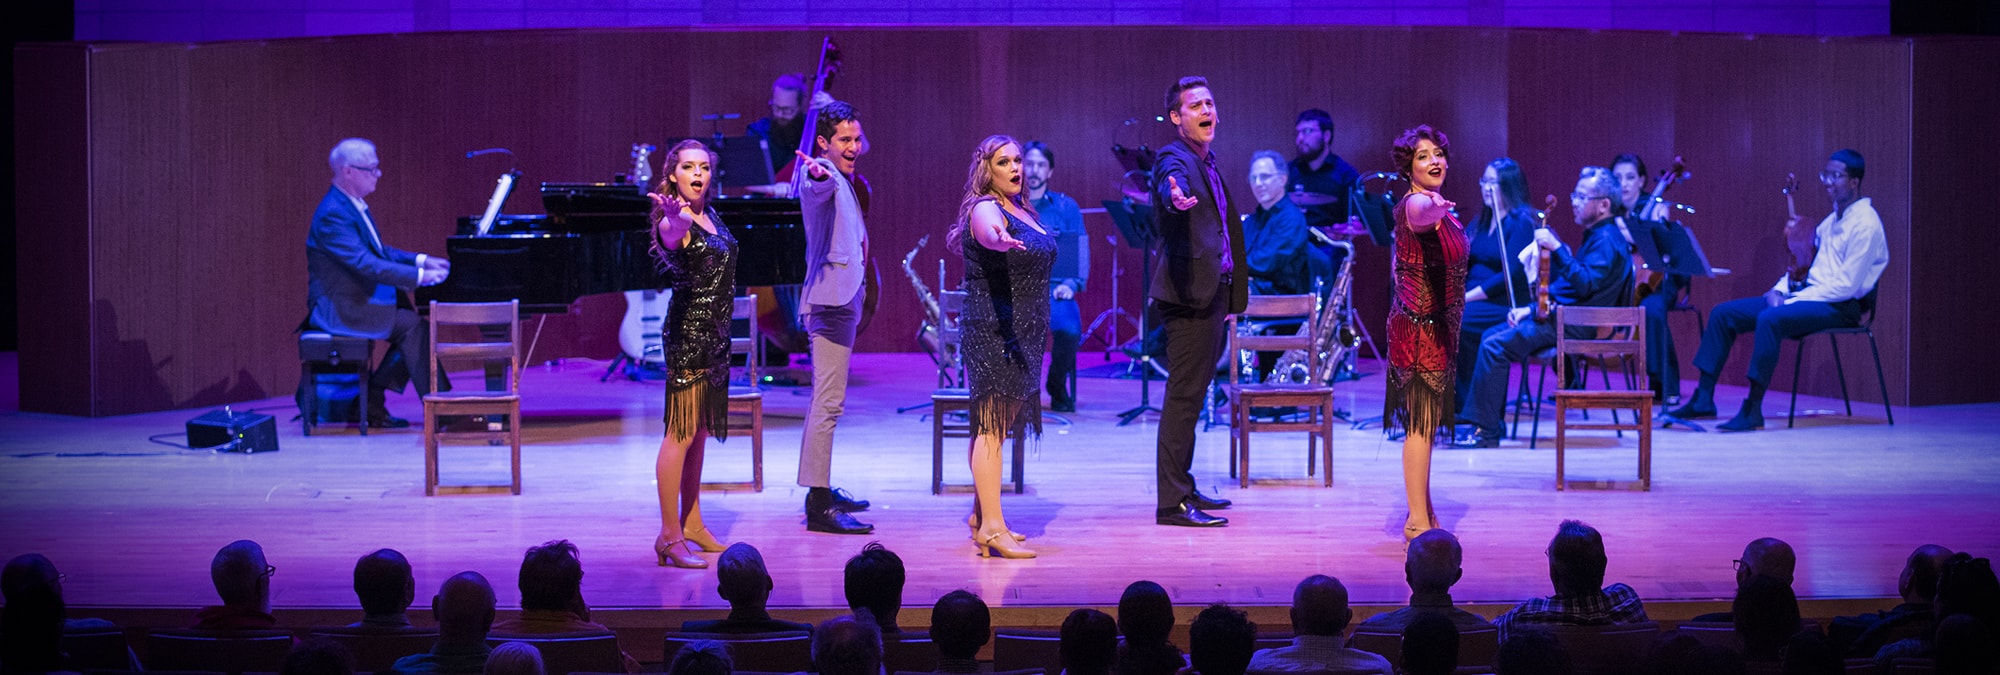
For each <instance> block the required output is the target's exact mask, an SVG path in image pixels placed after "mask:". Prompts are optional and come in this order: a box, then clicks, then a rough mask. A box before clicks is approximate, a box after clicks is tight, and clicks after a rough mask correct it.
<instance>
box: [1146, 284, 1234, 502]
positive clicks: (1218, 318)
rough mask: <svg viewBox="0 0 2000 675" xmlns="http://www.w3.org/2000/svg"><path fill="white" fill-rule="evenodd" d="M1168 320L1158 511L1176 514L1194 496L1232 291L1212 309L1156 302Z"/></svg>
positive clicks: (1220, 292) (1220, 295)
mask: <svg viewBox="0 0 2000 675" xmlns="http://www.w3.org/2000/svg"><path fill="white" fill-rule="evenodd" d="M1154 304H1155V306H1157V307H1159V309H1160V314H1161V316H1162V317H1163V318H1164V319H1165V326H1164V327H1165V337H1166V341H1167V344H1166V353H1167V394H1166V400H1165V401H1163V402H1162V403H1161V408H1160V436H1159V459H1158V464H1157V472H1158V474H1159V507H1160V508H1163V509H1164V508H1172V507H1174V506H1176V505H1178V504H1180V503H1181V501H1182V500H1185V499H1187V498H1188V496H1189V495H1191V494H1193V493H1194V489H1195V485H1194V474H1192V473H1190V470H1191V469H1192V468H1193V467H1194V441H1195V425H1196V424H1197V423H1199V422H1200V421H1201V410H1202V407H1203V406H1205V405H1207V404H1208V385H1209V383H1210V382H1213V381H1214V380H1215V363H1216V361H1217V360H1218V359H1220V358H1221V357H1222V349H1223V347H1224V346H1225V345H1226V344H1227V343H1226V342H1225V341H1224V339H1223V338H1224V335H1223V330H1224V328H1225V326H1226V325H1227V324H1225V323H1224V322H1223V321H1224V319H1226V318H1228V316H1229V286H1228V284H1224V285H1222V287H1221V288H1217V289H1216V291H1215V297H1214V298H1213V299H1211V300H1210V301H1209V303H1208V306H1207V307H1188V306H1186V305H1175V304H1170V303H1163V302H1159V301H1157V300H1155V301H1154Z"/></svg>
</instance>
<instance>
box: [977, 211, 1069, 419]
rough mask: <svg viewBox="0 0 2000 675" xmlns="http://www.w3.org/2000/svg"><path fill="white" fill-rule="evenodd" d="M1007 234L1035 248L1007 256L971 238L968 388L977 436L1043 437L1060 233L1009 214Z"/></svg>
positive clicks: (1020, 250)
mask: <svg viewBox="0 0 2000 675" xmlns="http://www.w3.org/2000/svg"><path fill="white" fill-rule="evenodd" d="M1000 212H1001V213H1002V214H1003V215H1005V216H1006V218H1007V233H1008V234H1009V235H1011V236H1013V237H1014V238H1015V239H1019V240H1020V241H1021V243H1023V244H1026V245H1027V248H1023V249H1018V250H1013V251H1007V252H1005V253H1002V252H999V251H993V250H990V249H987V248H986V247H984V246H980V245H979V242H977V241H975V240H974V239H973V238H972V237H971V236H970V235H968V236H967V237H966V239H965V242H964V244H963V248H964V253H965V285H964V289H965V312H964V313H963V314H961V315H960V316H959V327H960V329H961V331H962V335H963V341H962V342H961V344H960V350H961V352H962V354H963V355H964V361H965V379H966V387H967V389H969V390H970V391H971V394H972V433H973V434H975V435H983V434H991V433H1005V432H1010V431H1018V430H1022V429H1029V428H1031V429H1033V431H1034V433H1035V435H1037V436H1039V435H1041V432H1042V408H1041V400H1042V397H1041V391H1042V390H1041V381H1042V352H1043V351H1044V350H1045V349H1046V348H1047V346H1048V341H1049V270H1050V269H1051V268H1053V267H1054V266H1055V261H1056V248H1057V243H1056V239H1055V237H1054V236H1052V235H1049V234H1045V233H1043V232H1040V231H1037V230H1036V229H1035V228H1034V227H1033V226H1031V225H1028V224H1027V223H1024V222H1021V220H1020V219H1019V218H1015V217H1014V214H1012V213H1008V212H1007V210H1006V209H1004V208H1003V209H1001V210H1000Z"/></svg>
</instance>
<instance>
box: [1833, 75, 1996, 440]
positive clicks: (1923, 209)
mask: <svg viewBox="0 0 2000 675" xmlns="http://www.w3.org/2000/svg"><path fill="white" fill-rule="evenodd" d="M1994 73H2000V50H1995V49H1993V46H1992V43H1991V42H1987V41H1978V40H1956V39H1940V40H1937V41H1923V42H1918V43H1917V44H1916V50H1915V63H1914V77H1913V80H1912V87H1911V89H1912V91H1911V95H1910V100H1912V101H1914V102H1915V112H1914V113H1913V114H1912V117H1913V118H1914V119H1915V120H1917V121H1918V122H1919V123H1917V124H1915V125H1914V128H1912V130H1911V132H1912V139H1911V147H1910V160H1909V161H1910V167H1909V170H1910V175H1911V178H1912V180H1911V182H1912V183H1913V184H1914V185H1915V186H1916V194H1915V198H1914V199H1912V200H1911V204H1910V214H1909V220H1908V221H1906V222H1907V225H1906V227H1907V229H1908V231H1909V233H1910V235H1909V239H1910V255H1909V258H1908V260H1909V263H1910V264H1909V265H1908V266H1907V267H1908V269H1909V276H1908V277H1907V278H1908V280H1909V289H1910V292H1909V296H1910V304H1911V306H1912V307H1914V308H1916V310H1915V311H1913V312H1911V314H1910V323H1909V335H1908V340H1909V342H1908V349H1909V354H1910V355H1911V358H1910V378H1909V382H1908V386H1909V387H1910V402H1911V403H1912V404H1915V405H1938V404H1947V403H1973V402H1980V401H1991V400H1994V399H1996V398H2000V350H1995V349H1993V348H1991V347H1990V346H1989V345H1990V344H1991V343H1992V342H1993V336H1995V335H2000V314H1996V313H1994V312H1993V311H1990V310H1988V309H1987V308H1986V307H1984V306H1983V305H1984V304H1985V303H1984V302H1983V299H1984V298H1985V297H1986V296H1987V295H1988V294H1987V292H1986V290H1987V289H1989V288H1991V287H1992V285H1993V284H1992V281H1991V278H1992V274H1991V269H1992V268H1991V267H1988V265H1989V264H1990V263H1989V262H1988V260H1989V259H1990V257H1991V254H1992V252H1994V251H2000V229H1996V228H1994V227H1993V222H1992V220H1990V219H1991V218H1992V215H1991V214H1990V213H1989V211H1990V209H1988V208H1986V204H1985V200H1984V199H1983V198H1981V197H1983V196H1984V195H1985V194H1986V193H1985V192H1984V191H1983V190H1982V189H1981V187H1980V184H1981V183H1983V181H1981V180H1980V178H1983V176H1981V177H1971V176H1968V174H1978V173H1980V172H1968V171H1966V168H1967V167H1970V166H1977V165H1979V164H1981V162H1979V161H1978V158H1984V157H2000V127H1995V126H1994V124H1993V123H1992V120H1993V111H1994V110H2000V87H1993V86H1977V85H1972V84H1971V81H1968V80H1966V79H1965V76H1966V74H1975V77H1978V76H1979V75H1978V74H1983V76H1984V77H1985V78H1986V81H1987V82H1988V83H1991V82H1992V81H1993V74H1994ZM1973 81H1976V79H1975V80H1973ZM1870 162H1871V165H1870V167H1869V171H1871V172H1873V171H1874V170H1875V169H1874V166H1873V164H1872V162H1873V159H1872V158H1871V159H1870ZM1975 298H1979V300H1975ZM1884 347H1885V348H1887V345H1884ZM1850 363H1851V362H1850Z"/></svg>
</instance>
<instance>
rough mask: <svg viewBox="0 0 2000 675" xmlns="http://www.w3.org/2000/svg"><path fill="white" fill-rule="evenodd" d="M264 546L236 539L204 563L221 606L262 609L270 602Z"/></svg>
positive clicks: (269, 579)
mask: <svg viewBox="0 0 2000 675" xmlns="http://www.w3.org/2000/svg"><path fill="white" fill-rule="evenodd" d="M266 566H267V563H265V562H264V547H262V546H258V545H257V542H254V541H250V540H248V539H238V540H236V541H232V542H229V544H228V545H227V546H223V547H222V550H219V551H216V552H215V559H214V560H211V561H209V563H208V577H209V580H211V581H214V582H215V594H216V595H219V596H222V604H225V605H229V606H232V607H256V608H266V607H268V606H269V604H270V600H271V578H270V577H269V576H267V575H265V574H264V568H265V567H266Z"/></svg>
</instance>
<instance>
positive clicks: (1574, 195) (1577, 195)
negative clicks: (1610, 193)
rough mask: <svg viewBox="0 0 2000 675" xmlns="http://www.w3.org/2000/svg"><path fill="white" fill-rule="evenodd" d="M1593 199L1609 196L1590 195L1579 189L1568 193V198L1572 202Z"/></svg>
mask: <svg viewBox="0 0 2000 675" xmlns="http://www.w3.org/2000/svg"><path fill="white" fill-rule="evenodd" d="M1593 199H1610V197H1592V196H1590V195H1587V194H1584V193H1583V191H1581V190H1579V191H1576V192H1571V193H1569V200H1570V201H1572V202H1587V201H1590V200H1593Z"/></svg>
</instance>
